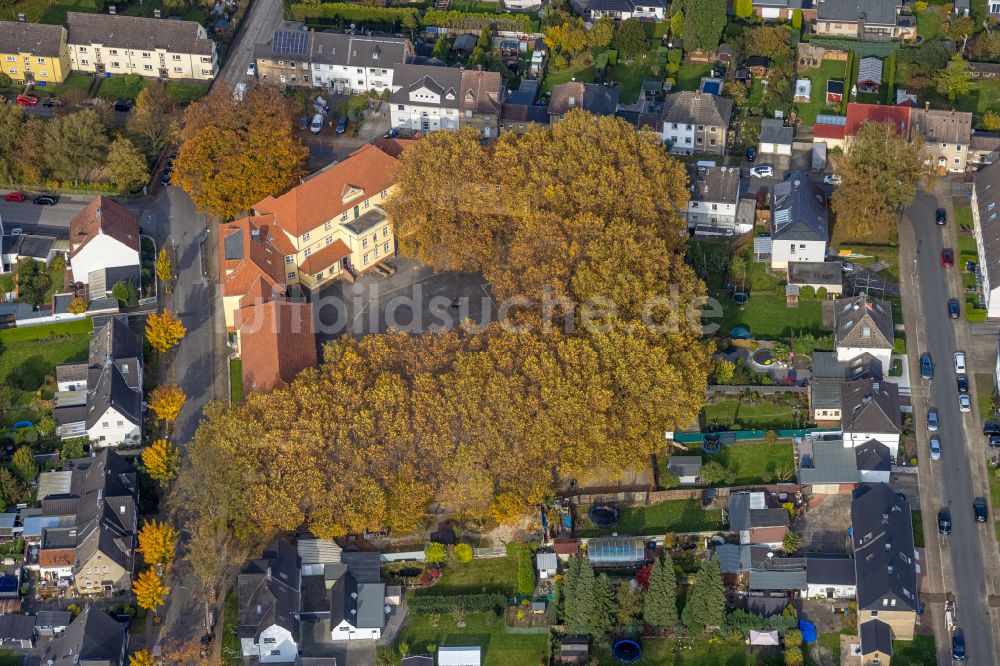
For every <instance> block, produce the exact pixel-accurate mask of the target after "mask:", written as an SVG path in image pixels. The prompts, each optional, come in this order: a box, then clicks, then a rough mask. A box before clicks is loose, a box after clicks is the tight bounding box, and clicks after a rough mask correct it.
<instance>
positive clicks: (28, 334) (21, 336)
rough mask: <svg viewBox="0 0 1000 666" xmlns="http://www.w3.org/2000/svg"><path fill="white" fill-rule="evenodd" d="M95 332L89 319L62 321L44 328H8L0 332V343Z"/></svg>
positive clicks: (45, 325)
mask: <svg viewBox="0 0 1000 666" xmlns="http://www.w3.org/2000/svg"><path fill="white" fill-rule="evenodd" d="M93 330H94V324H93V323H92V322H91V321H90V320H89V319H74V320H73V321H61V322H58V323H54V324H44V325H42V326H22V327H21V328H8V329H5V330H2V331H0V343H3V344H4V345H9V344H10V343H12V342H21V341H24V340H46V339H48V338H54V337H57V336H66V335H78V334H86V335H90V334H91V333H92V332H93Z"/></svg>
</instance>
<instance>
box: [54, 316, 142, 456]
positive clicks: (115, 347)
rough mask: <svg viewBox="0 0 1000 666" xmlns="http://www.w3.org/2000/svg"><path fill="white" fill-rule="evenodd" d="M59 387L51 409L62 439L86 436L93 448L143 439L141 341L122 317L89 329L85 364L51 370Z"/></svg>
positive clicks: (112, 318) (67, 365)
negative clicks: (90, 334) (90, 332)
mask: <svg viewBox="0 0 1000 666" xmlns="http://www.w3.org/2000/svg"><path fill="white" fill-rule="evenodd" d="M56 378H57V381H59V383H60V386H65V387H66V388H65V390H63V389H62V388H60V390H59V392H58V393H57V394H56V404H55V408H54V409H53V416H54V417H55V420H56V424H57V429H56V432H57V433H58V435H59V436H60V437H61V438H62V439H71V438H74V437H87V438H88V439H90V441H91V442H93V443H94V445H95V446H98V447H107V446H120V445H122V444H126V445H128V444H138V443H139V442H141V440H142V342H141V340H140V339H139V338H138V337H137V336H136V334H135V333H134V332H132V330H131V329H130V328H129V326H128V320H127V318H125V317H111V318H109V319H108V320H107V321H106V322H105V323H104V325H103V326H101V327H100V328H99V329H97V330H95V331H94V334H93V337H92V338H91V340H90V355H89V359H88V361H87V362H86V363H71V364H64V365H61V366H59V367H57V368H56Z"/></svg>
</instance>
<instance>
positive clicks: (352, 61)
mask: <svg viewBox="0 0 1000 666" xmlns="http://www.w3.org/2000/svg"><path fill="white" fill-rule="evenodd" d="M295 32H302V31H301V30H297V31H295ZM312 34H313V39H312V44H311V45H312V52H311V55H310V56H309V59H310V61H311V62H314V63H324V64H329V65H344V66H347V67H379V68H382V69H390V68H392V67H394V66H395V65H400V64H402V63H404V62H406V59H407V57H409V56H411V55H413V45H412V44H411V43H410V40H408V39H402V38H398V37H370V36H366V35H351V34H347V33H338V32H316V33H312Z"/></svg>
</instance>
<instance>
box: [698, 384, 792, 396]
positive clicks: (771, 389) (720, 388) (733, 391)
mask: <svg viewBox="0 0 1000 666" xmlns="http://www.w3.org/2000/svg"><path fill="white" fill-rule="evenodd" d="M708 392H709V393H726V394H729V395H739V394H741V393H762V394H764V395H774V394H776V393H808V392H809V387H807V386H756V385H754V384H735V385H729V384H710V385H709V386H708Z"/></svg>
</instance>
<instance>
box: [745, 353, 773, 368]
mask: <svg viewBox="0 0 1000 666" xmlns="http://www.w3.org/2000/svg"><path fill="white" fill-rule="evenodd" d="M750 358H751V360H752V361H753V362H754V363H756V364H757V365H759V366H762V367H765V368H766V367H768V366H771V365H774V354H772V353H771V350H769V349H758V350H757V351H755V352H754V353H753V356H751V357H750Z"/></svg>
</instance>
